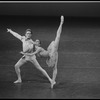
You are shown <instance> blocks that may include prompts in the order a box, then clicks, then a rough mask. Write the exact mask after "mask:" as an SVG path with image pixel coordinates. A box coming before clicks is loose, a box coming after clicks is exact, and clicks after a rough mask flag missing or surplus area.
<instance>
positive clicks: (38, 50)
mask: <svg viewBox="0 0 100 100" xmlns="http://www.w3.org/2000/svg"><path fill="white" fill-rule="evenodd" d="M40 51H41V49H40V48H39V49H37V50H36V51H35V52H33V53H24V52H22V51H21V52H20V53H21V54H23V55H27V56H31V55H35V54H37V53H39V52H40Z"/></svg>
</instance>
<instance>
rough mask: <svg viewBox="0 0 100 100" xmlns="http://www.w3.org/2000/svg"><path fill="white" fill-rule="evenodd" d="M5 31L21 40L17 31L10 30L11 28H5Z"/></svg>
mask: <svg viewBox="0 0 100 100" xmlns="http://www.w3.org/2000/svg"><path fill="white" fill-rule="evenodd" d="M7 32H10V33H11V34H12V35H13V36H15V37H16V38H18V39H19V40H21V38H22V36H21V35H19V34H18V33H16V32H14V31H12V30H11V29H8V28H7Z"/></svg>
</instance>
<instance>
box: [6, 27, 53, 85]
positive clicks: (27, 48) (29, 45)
mask: <svg viewBox="0 0 100 100" xmlns="http://www.w3.org/2000/svg"><path fill="white" fill-rule="evenodd" d="M7 32H10V33H11V34H12V35H13V36H15V37H16V38H18V39H19V40H20V41H21V42H22V46H23V52H24V53H33V47H34V44H35V42H34V41H33V40H32V39H31V36H32V31H31V29H27V30H26V32H25V36H21V35H19V34H18V33H16V32H14V31H12V30H11V29H7ZM27 61H30V62H32V63H33V64H34V65H35V67H36V68H37V69H38V70H40V71H41V72H42V73H43V74H44V75H45V76H46V77H47V78H48V79H49V81H50V83H51V84H52V79H51V78H50V77H49V75H48V74H47V72H46V71H45V70H44V69H43V68H42V67H41V66H40V65H39V63H38V61H37V60H36V56H35V55H23V56H22V57H21V58H20V60H19V61H18V62H17V63H16V64H15V71H16V74H17V77H18V79H17V80H16V81H15V82H14V83H21V82H22V79H21V75H20V67H21V66H22V65H23V64H25V63H26V62H27Z"/></svg>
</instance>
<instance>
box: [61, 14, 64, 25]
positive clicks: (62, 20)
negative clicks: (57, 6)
mask: <svg viewBox="0 0 100 100" xmlns="http://www.w3.org/2000/svg"><path fill="white" fill-rule="evenodd" d="M61 23H62V24H63V23H64V16H63V15H62V16H61Z"/></svg>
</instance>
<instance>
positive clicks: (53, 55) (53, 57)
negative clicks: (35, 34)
mask: <svg viewBox="0 0 100 100" xmlns="http://www.w3.org/2000/svg"><path fill="white" fill-rule="evenodd" d="M63 23H64V16H61V22H60V26H59V28H58V30H57V35H56V38H55V40H54V41H52V42H51V43H50V45H49V46H48V48H47V50H45V49H43V48H42V47H40V44H41V42H40V40H38V39H37V40H36V41H35V49H36V51H35V52H34V53H23V52H22V54H24V55H35V54H37V55H38V56H43V57H47V60H46V63H47V65H48V66H49V67H53V77H52V80H53V82H52V84H51V88H53V86H54V84H56V82H55V79H56V76H57V62H58V46H59V41H60V35H61V32H62V25H63Z"/></svg>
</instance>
